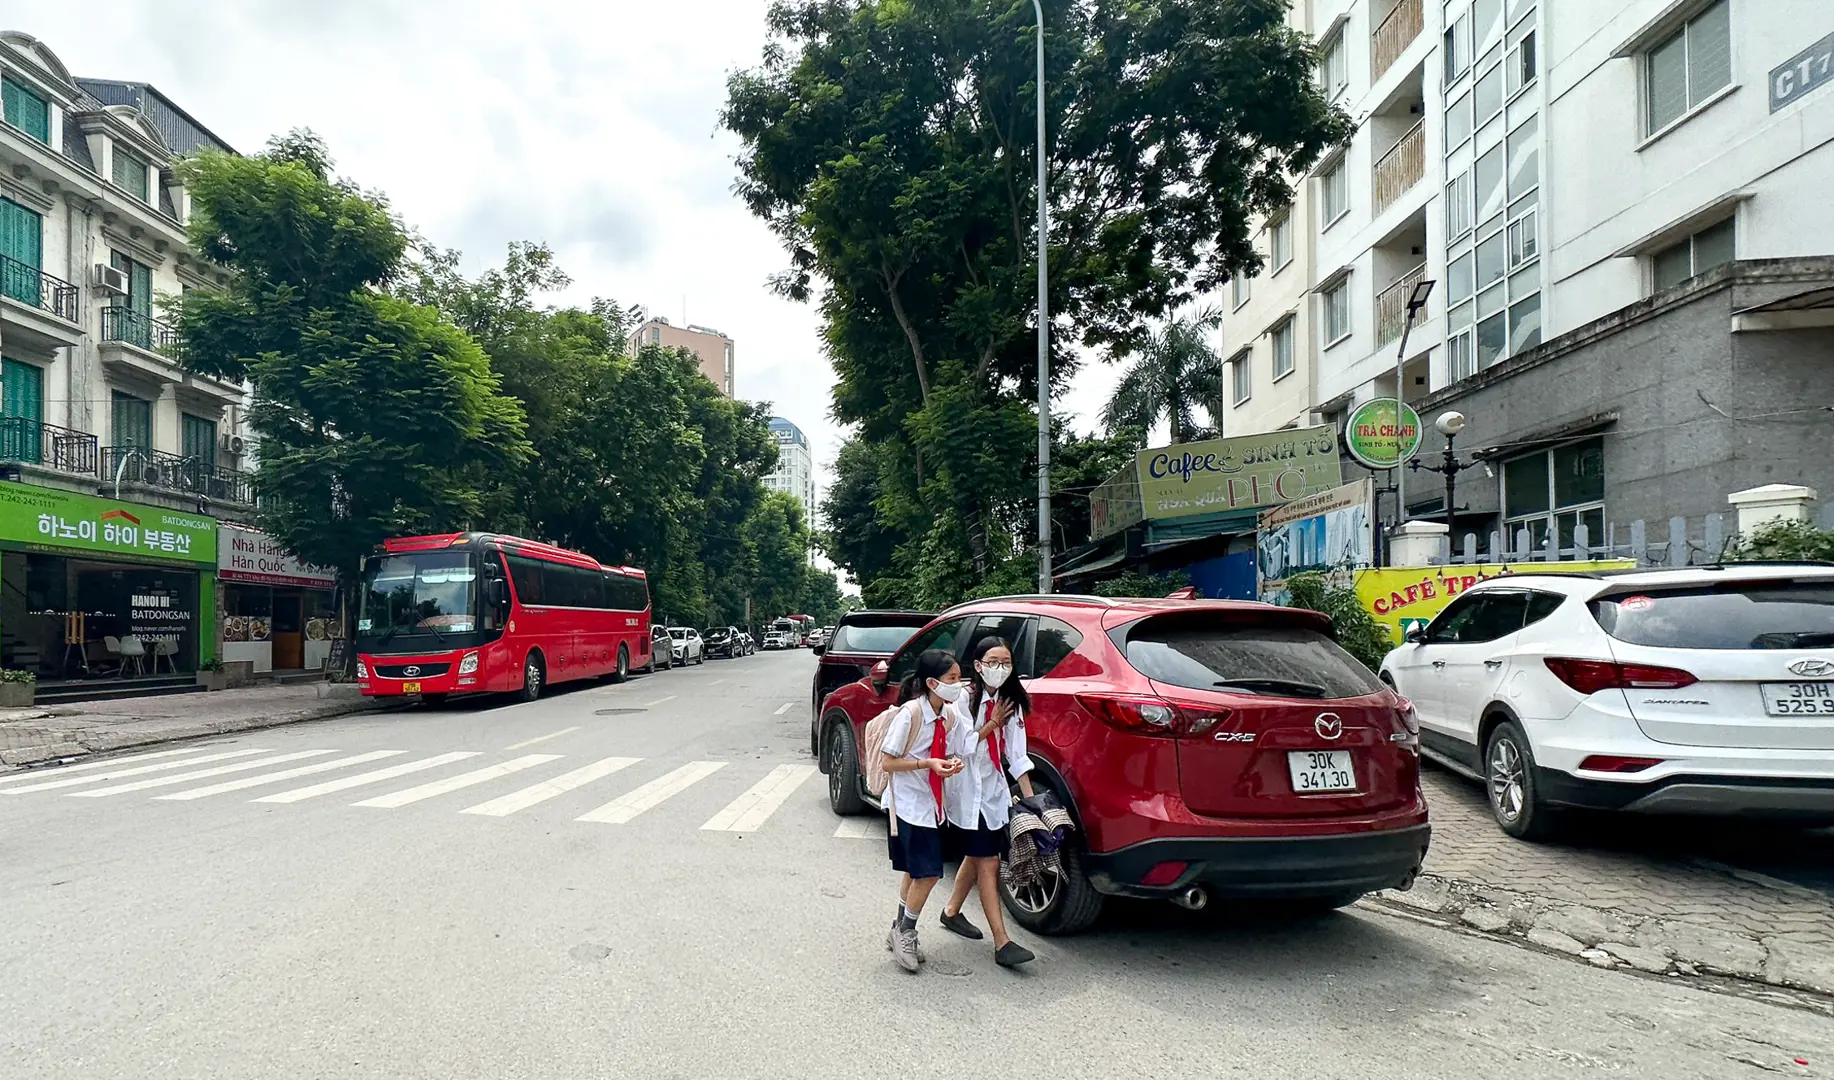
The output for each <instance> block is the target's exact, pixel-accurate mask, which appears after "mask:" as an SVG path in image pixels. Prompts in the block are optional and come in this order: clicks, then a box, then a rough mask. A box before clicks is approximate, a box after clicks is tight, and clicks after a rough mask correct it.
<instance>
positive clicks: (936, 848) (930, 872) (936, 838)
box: [885, 821, 942, 878]
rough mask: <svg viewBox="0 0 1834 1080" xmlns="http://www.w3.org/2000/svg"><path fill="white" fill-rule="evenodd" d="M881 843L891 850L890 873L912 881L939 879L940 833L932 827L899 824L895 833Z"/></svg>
mask: <svg viewBox="0 0 1834 1080" xmlns="http://www.w3.org/2000/svg"><path fill="white" fill-rule="evenodd" d="M885 841H886V846H887V847H889V848H890V849H891V856H892V869H893V870H901V871H903V872H904V873H907V874H909V875H911V876H912V877H914V878H939V877H942V833H941V832H940V831H939V830H937V829H936V828H934V827H933V826H927V825H912V824H911V823H910V822H908V821H900V822H899V823H898V831H897V833H896V834H895V835H891V836H887V837H886V838H885Z"/></svg>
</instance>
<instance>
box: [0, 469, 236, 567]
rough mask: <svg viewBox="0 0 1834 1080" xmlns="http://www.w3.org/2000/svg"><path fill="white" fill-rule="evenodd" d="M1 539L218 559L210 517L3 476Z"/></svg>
mask: <svg viewBox="0 0 1834 1080" xmlns="http://www.w3.org/2000/svg"><path fill="white" fill-rule="evenodd" d="M0 541H7V542H10V543H15V544H36V545H40V546H43V547H51V548H70V549H76V550H79V551H90V552H99V553H101V554H105V555H137V556H140V557H142V558H151V559H175V560H178V561H181V562H189V563H202V564H204V565H206V566H215V565H216V561H217V522H216V519H215V518H212V517H206V516H204V515H203V514H184V513H180V512H178V511H176V510H167V509H164V508H162V507H158V506H143V505H141V504H140V503H128V502H116V501H115V500H113V499H102V498H97V497H96V496H94V495H82V494H78V493H77V492H74V491H59V490H57V489H55V488H41V487H32V486H30V485H27V484H14V483H8V482H4V481H0Z"/></svg>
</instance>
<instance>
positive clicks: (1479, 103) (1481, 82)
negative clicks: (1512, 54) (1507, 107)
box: [1471, 62, 1503, 127]
mask: <svg viewBox="0 0 1834 1080" xmlns="http://www.w3.org/2000/svg"><path fill="white" fill-rule="evenodd" d="M1471 97H1472V102H1473V104H1474V105H1475V106H1476V108H1477V119H1476V123H1477V126H1478V127H1483V126H1484V124H1485V123H1486V122H1488V121H1489V120H1490V118H1491V117H1493V116H1495V115H1496V114H1497V113H1500V112H1502V111H1503V65H1502V64H1501V63H1500V62H1499V63H1495V64H1492V65H1490V67H1489V68H1487V69H1486V70H1485V71H1484V73H1483V74H1482V75H1479V76H1478V77H1477V90H1476V91H1475V92H1474V93H1473V94H1472V95H1471Z"/></svg>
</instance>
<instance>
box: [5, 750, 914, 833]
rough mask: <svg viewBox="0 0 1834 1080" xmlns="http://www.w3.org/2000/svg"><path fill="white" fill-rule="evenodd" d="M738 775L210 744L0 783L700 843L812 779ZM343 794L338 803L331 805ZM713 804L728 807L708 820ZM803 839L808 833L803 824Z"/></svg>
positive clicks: (709, 769) (754, 819)
mask: <svg viewBox="0 0 1834 1080" xmlns="http://www.w3.org/2000/svg"><path fill="white" fill-rule="evenodd" d="M295 745H297V744H295ZM733 764H734V763H731V762H725V761H690V762H686V763H682V764H678V763H675V762H664V761H655V760H650V759H645V758H638V757H605V758H600V759H598V760H596V761H589V762H584V763H577V762H569V761H568V760H567V758H566V755H563V754H558V753H527V754H520V755H513V754H512V751H500V752H486V751H480V750H452V751H446V752H442V753H433V754H428V755H426V756H415V755H413V754H412V753H411V752H410V751H407V750H399V749H387V750H367V751H362V752H356V753H346V752H345V751H342V750H339V749H336V748H330V747H313V748H310V749H287V750H285V751H284V752H282V751H280V750H277V749H272V748H263V747H240V746H238V747H236V748H233V749H231V748H229V747H227V746H224V745H223V744H216V745H200V746H193V747H185V748H180V749H175V750H156V751H152V752H148V753H142V754H132V755H127V756H124V757H119V758H114V759H112V760H109V761H98V762H84V763H81V764H77V765H71V766H66V767H63V768H55V769H47V770H38V771H30V772H23V773H17V774H14V775H10V776H0V802H4V801H5V800H7V799H9V798H11V797H14V796H28V795H35V794H42V795H47V796H66V797H73V798H84V799H94V800H103V799H109V798H119V797H127V796H134V795H139V796H141V797H143V798H147V799H152V800H157V801H161V802H196V801H198V800H203V799H217V800H219V801H220V800H222V798H223V797H225V796H230V795H237V794H242V797H243V799H244V800H245V801H246V802H247V803H249V804H259V805H266V806H288V805H293V804H298V803H305V802H308V801H314V800H316V801H321V802H325V803H331V804H344V803H346V801H347V800H354V801H348V802H347V805H348V806H350V807H354V808H362V809H366V810H398V809H402V808H404V807H414V806H422V805H424V806H426V807H438V808H439V809H441V810H446V811H451V812H456V813H459V814H464V815H469V816H472V817H484V818H509V817H515V816H517V815H523V814H529V815H536V814H553V815H556V816H559V817H561V818H562V819H563V820H571V821H573V822H576V823H579V824H580V825H581V826H582V827H586V826H597V825H629V824H631V823H632V822H635V821H637V820H638V819H640V818H644V815H646V814H651V813H652V812H653V811H657V810H658V808H660V807H665V806H669V807H675V806H680V807H681V808H682V811H683V812H684V813H693V814H694V815H695V820H697V821H702V822H703V823H702V824H701V825H700V830H701V831H703V832H710V833H754V832H758V831H759V830H762V829H764V828H766V826H768V825H769V824H770V823H771V822H772V821H773V820H776V821H779V822H781V821H782V820H783V818H784V815H783V813H782V812H783V809H784V807H785V806H786V805H789V804H790V802H791V799H792V798H793V797H794V796H795V795H796V794H797V792H798V791H803V792H805V794H807V791H808V789H806V788H805V787H804V785H805V784H806V783H807V781H808V780H809V779H810V778H811V777H814V776H815V775H817V770H816V768H815V766H814V765H811V764H807V763H792V764H778V765H770V766H768V767H766V766H764V765H763V764H762V763H758V764H756V765H754V764H751V763H746V764H742V765H739V766H738V767H734V768H729V766H731V765H733ZM371 766H374V767H371ZM760 768H763V769H764V771H763V772H762V774H761V775H760V773H759V772H758V771H757V770H758V769H760ZM627 777H628V779H627ZM308 778H310V779H308ZM294 781H307V782H306V783H304V784H294V783H293V782H294ZM741 787H743V790H740V788H741ZM344 793H348V794H345V795H344V799H335V798H332V797H333V796H338V795H340V794H344ZM465 796H470V797H469V798H466V797H465ZM594 796H596V798H595V797H594ZM718 799H726V800H727V801H725V803H724V805H723V806H721V807H720V808H719V809H718V811H717V812H715V813H713V814H712V816H711V817H704V818H703V815H705V814H706V813H707V812H708V810H709V809H710V808H711V806H712V804H713V803H714V801H716V800H718ZM478 800H482V801H478ZM803 802H807V803H815V802H816V800H814V799H813V798H806V799H804V800H803ZM817 805H819V803H817ZM824 813H825V811H824ZM646 820H647V819H646ZM816 820H818V821H824V820H825V819H822V818H817V819H816ZM853 824H854V822H853V821H852V820H850V821H849V822H844V823H843V825H844V826H845V825H853ZM875 824H876V823H871V822H868V823H866V824H865V825H864V829H865V831H864V833H863V834H861V835H881V836H882V835H884V829H883V825H876V828H877V832H876V833H875V832H874V828H875ZM783 827H788V826H783ZM800 828H802V829H803V830H804V831H807V830H808V825H807V819H806V818H804V819H803V823H802V824H801V826H800ZM819 829H820V830H821V831H820V832H819V833H817V834H816V835H825V834H826V829H827V826H826V824H825V823H823V824H821V825H820V826H819ZM832 835H834V836H842V835H849V836H851V835H855V833H853V832H847V831H844V830H842V831H836V832H834V833H833V834H832Z"/></svg>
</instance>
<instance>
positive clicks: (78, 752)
mask: <svg viewBox="0 0 1834 1080" xmlns="http://www.w3.org/2000/svg"><path fill="white" fill-rule="evenodd" d="M392 705H393V703H391V702H383V701H378V700H375V699H373V698H357V699H355V700H350V699H345V700H337V699H335V698H334V699H331V700H326V701H324V702H322V703H321V704H319V705H317V706H314V707H312V708H308V709H303V710H295V711H292V712H286V713H281V714H278V715H273V716H244V717H237V718H234V719H230V720H215V721H211V722H209V723H199V724H193V725H186V726H183V727H162V728H161V729H159V730H158V731H151V732H137V731H133V730H131V727H130V728H129V729H128V730H123V729H122V728H121V727H115V728H98V729H97V730H95V731H93V732H77V733H73V734H72V735H71V737H70V738H69V739H67V740H64V741H60V742H53V743H44V744H42V745H39V746H28V747H22V748H20V749H17V750H7V751H0V774H4V773H8V772H13V771H16V770H19V769H24V768H27V767H30V766H33V765H42V764H43V763H45V762H47V761H56V760H59V759H63V758H76V757H83V756H85V755H88V754H103V753H109V752H111V751H115V750H131V749H134V748H136V747H142V746H157V745H159V744H161V743H170V742H183V741H185V740H187V739H200V738H206V737H208V736H212V735H231V734H235V733H236V732H241V731H258V730H261V729H263V728H274V727H285V726H287V725H288V724H303V723H307V722H309V721H313V720H330V719H333V718H335V717H339V716H348V715H351V714H353V713H362V712H379V711H382V710H384V709H388V708H390V707H391V706H392ZM395 707H398V706H395Z"/></svg>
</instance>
